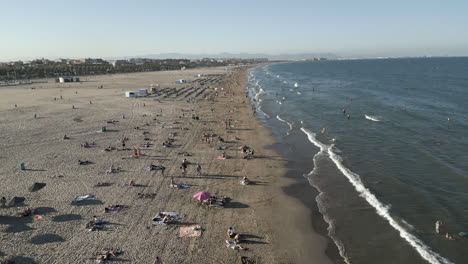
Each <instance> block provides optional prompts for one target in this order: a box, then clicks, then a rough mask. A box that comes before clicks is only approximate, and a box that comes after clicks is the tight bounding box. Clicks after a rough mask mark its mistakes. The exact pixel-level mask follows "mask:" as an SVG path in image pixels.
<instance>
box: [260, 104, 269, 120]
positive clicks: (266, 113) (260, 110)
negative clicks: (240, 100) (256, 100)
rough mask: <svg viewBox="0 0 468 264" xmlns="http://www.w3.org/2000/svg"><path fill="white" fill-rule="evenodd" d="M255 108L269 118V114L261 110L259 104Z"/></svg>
mask: <svg viewBox="0 0 468 264" xmlns="http://www.w3.org/2000/svg"><path fill="white" fill-rule="evenodd" d="M257 110H258V111H259V112H260V113H262V114H263V115H264V116H265V117H266V118H270V116H269V115H268V114H267V113H265V112H263V110H262V106H261V105H259V106H258V107H257Z"/></svg>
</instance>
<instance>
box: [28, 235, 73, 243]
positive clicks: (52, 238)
mask: <svg viewBox="0 0 468 264" xmlns="http://www.w3.org/2000/svg"><path fill="white" fill-rule="evenodd" d="M29 242H30V243H31V244H34V245H43V244H48V243H55V242H65V239H63V237H61V236H58V235H55V234H45V235H38V236H34V237H32V238H31V240H30V241H29Z"/></svg>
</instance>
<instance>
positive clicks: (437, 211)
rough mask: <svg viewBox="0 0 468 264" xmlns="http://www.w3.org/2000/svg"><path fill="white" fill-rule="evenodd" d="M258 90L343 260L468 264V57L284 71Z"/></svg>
mask: <svg viewBox="0 0 468 264" xmlns="http://www.w3.org/2000/svg"><path fill="white" fill-rule="evenodd" d="M248 81H249V87H248V90H249V93H251V98H252V103H253V104H254V105H255V107H256V109H257V115H258V116H259V117H260V118H261V119H262V120H263V121H264V122H265V123H266V124H267V125H269V126H271V127H272V128H273V134H274V135H275V136H276V138H277V140H278V142H279V146H280V148H282V149H284V151H281V149H280V152H283V153H285V154H286V155H289V159H292V161H293V162H292V164H293V166H299V167H300V168H295V169H298V170H297V173H300V171H301V170H300V169H301V168H302V169H303V172H304V175H303V177H305V178H306V179H307V180H308V183H310V188H311V193H318V195H317V197H316V203H317V206H318V208H319V211H320V213H321V217H322V218H323V220H324V221H325V222H326V225H327V230H326V231H325V234H324V235H327V236H328V237H329V238H330V241H332V243H331V244H332V246H334V247H336V248H337V249H338V252H339V258H340V260H338V261H340V262H345V263H468V238H462V237H459V236H458V233H459V232H463V231H464V232H466V231H468V58H417V59H413V58H411V59H409V58H408V59H378V60H377V59H376V60H335V61H305V62H291V63H279V64H270V65H266V66H260V67H257V68H254V69H252V70H250V72H249V74H248ZM309 164H312V165H313V166H309ZM295 172H296V171H295ZM312 188H313V189H314V190H312ZM436 221H441V222H442V223H443V225H442V232H441V234H436V233H435V229H434V224H435V222H436ZM446 233H449V234H450V235H451V236H453V237H454V238H455V240H448V239H446V238H445V234H446Z"/></svg>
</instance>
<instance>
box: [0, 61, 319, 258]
mask: <svg viewBox="0 0 468 264" xmlns="http://www.w3.org/2000/svg"><path fill="white" fill-rule="evenodd" d="M195 74H204V75H210V76H204V77H194V76H195ZM178 79H185V80H188V83H185V84H175V81H176V80H178ZM197 79H204V80H203V81H200V80H198V81H197ZM82 80H83V82H82V83H64V84H57V83H55V82H54V81H53V80H51V79H48V80H41V83H34V84H31V85H24V86H14V87H2V88H1V89H0V131H1V134H0V148H1V152H0V161H1V163H2V166H1V167H0V182H1V189H0V196H5V197H6V198H7V199H10V198H12V197H14V196H20V197H25V198H26V201H25V203H24V204H23V205H19V206H14V207H9V208H0V241H1V243H0V259H1V258H3V260H6V259H14V260H15V261H16V263H93V262H94V260H91V259H90V258H92V257H93V256H94V255H95V253H96V252H98V251H100V250H101V249H103V248H113V249H120V250H122V252H123V253H122V254H121V255H119V256H117V257H116V258H114V261H116V262H129V263H153V261H154V259H155V258H156V256H159V257H160V258H161V259H162V260H163V263H311V261H313V260H315V261H316V262H315V263H327V262H328V260H327V258H326V257H325V255H324V253H323V252H324V250H325V246H326V244H327V241H326V240H325V239H324V238H322V237H319V236H318V235H316V234H315V232H314V231H313V230H311V225H310V222H308V221H309V220H310V217H307V215H306V216H305V217H302V216H303V212H304V210H305V209H304V206H303V205H301V204H300V202H299V201H297V200H295V199H293V198H291V197H289V196H286V195H285V194H284V193H283V191H282V189H281V187H282V186H285V185H287V184H290V182H289V181H290V180H288V179H286V178H285V177H282V175H284V174H285V173H286V160H284V158H282V157H280V156H278V154H277V153H275V152H274V151H273V150H271V149H269V148H268V146H270V145H272V144H273V143H274V140H273V138H272V137H271V131H270V130H269V129H268V128H267V127H264V126H262V125H261V123H260V121H259V120H257V119H256V118H255V116H254V114H253V111H252V108H251V106H250V104H249V98H246V96H245V87H246V74H245V69H233V70H225V69H224V68H209V69H196V70H187V71H166V72H146V73H132V74H119V75H113V76H92V77H82ZM202 83H203V84H202ZM101 85H102V87H103V88H100V87H101ZM150 85H153V87H156V88H157V89H158V91H170V92H169V94H167V95H166V94H161V95H154V94H152V95H150V96H147V97H141V98H125V97H124V92H125V91H137V90H138V89H140V88H149V87H150ZM173 88H175V89H173ZM214 88H217V91H216V90H215V89H214ZM221 88H223V89H222V90H221ZM171 89H172V90H171ZM195 89H198V90H195ZM60 96H62V98H63V99H60ZM54 97H55V100H54ZM90 101H91V103H90ZM15 104H16V105H17V107H15V106H14V105H15ZM34 114H35V115H36V118H34ZM122 115H125V118H123V117H122ZM192 115H193V116H198V117H199V120H195V119H193V118H192ZM109 120H115V121H117V122H115V123H114V124H109V123H107V122H106V121H109ZM225 120H231V124H232V127H231V128H229V129H226V127H225V124H224V121H225ZM103 126H105V127H106V132H102V131H101V130H102V127H103ZM136 127H138V128H139V129H135V128H136ZM171 133H177V135H176V136H174V139H175V141H174V145H173V147H169V148H165V147H163V145H162V143H163V142H164V141H165V140H166V139H167V138H169V137H171ZM204 133H214V134H217V135H220V136H221V137H223V138H224V139H225V142H224V143H222V142H218V140H216V139H215V140H214V141H213V143H205V142H202V141H201V139H202V138H203V134H204ZM64 135H67V137H69V139H67V140H64V139H63V137H64ZM122 137H127V138H128V139H129V140H128V141H127V143H126V147H127V148H129V149H130V150H113V151H110V152H107V151H104V149H105V148H106V147H108V146H111V147H114V148H116V149H121V148H122V147H121V144H120V142H118V139H119V138H122ZM145 137H147V138H149V140H144V138H145ZM147 141H149V142H150V143H151V145H150V147H148V148H145V147H140V145H141V144H144V143H145V142H147ZM85 142H89V143H91V142H95V143H96V146H93V147H90V148H83V147H81V144H83V143H85ZM243 145H247V146H249V147H251V148H253V149H254V150H255V158H254V159H252V160H246V159H243V158H242V156H243V154H242V152H241V151H239V149H238V148H239V147H241V146H243ZM219 146H225V147H228V149H227V150H226V154H227V155H228V156H229V157H230V158H229V159H226V160H219V159H216V157H218V156H220V155H221V154H222V152H223V151H222V150H217V149H216V148H217V147H219ZM134 147H138V148H139V149H140V150H141V153H142V154H143V156H141V157H140V158H138V159H135V158H130V157H131V156H132V153H133V150H132V149H133V148H134ZM182 152H188V153H190V154H191V155H192V156H188V157H183V156H181V155H179V153H182ZM184 158H187V160H188V161H189V162H191V163H192V164H191V165H189V166H188V170H187V173H186V175H184V174H183V173H182V171H181V169H180V165H181V162H182V159H184ZM78 160H89V161H90V162H92V164H89V165H79V164H78ZM21 162H24V163H25V166H26V168H27V170H24V171H21V170H19V164H20V163H21ZM196 162H199V163H200V164H201V167H202V175H201V176H199V175H198V174H197V172H196V169H195V168H196V166H195V165H193V164H194V163H196ZM150 163H153V164H154V165H162V166H165V167H166V171H165V174H164V176H163V175H161V173H160V172H159V171H151V172H149V171H146V170H144V169H143V168H144V167H146V166H148V165H149V164H150ZM110 166H114V167H115V168H121V171H120V172H118V173H112V174H105V173H104V172H105V171H106V170H107V169H109V168H110ZM244 176H247V177H248V178H249V179H250V180H253V181H255V184H253V185H247V186H245V185H241V184H240V180H241V179H242V177H244ZM171 177H173V179H174V181H175V182H185V183H187V184H189V188H186V189H175V188H170V186H169V185H170V180H171ZM131 180H133V181H135V183H136V186H134V187H122V185H123V184H127V183H129V182H130V181H131ZM35 182H40V183H46V186H45V187H44V188H43V189H41V190H39V191H36V192H30V191H29V190H28V188H29V187H30V186H31V185H32V184H33V183H35ZM98 182H105V183H109V184H110V186H105V187H94V185H95V184H97V183H98ZM200 191H207V192H210V193H212V194H214V193H219V195H223V196H228V197H230V198H231V201H230V202H228V203H227V204H226V206H225V208H207V207H204V206H200V205H198V203H197V201H196V200H195V199H193V198H192V196H193V194H195V193H197V192H200ZM138 193H145V194H152V197H150V198H143V199H140V198H138ZM86 194H92V195H94V196H95V199H93V200H91V201H87V202H84V203H78V204H72V203H71V202H72V200H73V199H74V198H75V197H76V196H79V195H86ZM115 204H119V205H124V206H125V208H124V209H123V210H121V211H120V212H119V213H114V214H106V213H104V207H105V206H107V205H115ZM27 207H31V208H36V209H37V211H38V214H39V215H41V216H42V219H39V220H33V219H32V218H31V217H24V218H22V217H17V216H16V213H17V212H19V211H20V210H22V209H24V208H27ZM160 211H177V212H179V214H180V219H179V221H178V222H177V223H175V224H169V225H161V226H152V225H151V219H152V218H153V216H154V215H155V214H156V213H157V212H160ZM93 216H98V217H100V218H101V219H103V220H104V221H106V222H108V224H106V225H105V226H104V228H103V230H99V231H93V232H91V231H88V230H87V229H86V228H85V225H86V223H87V222H89V221H90V220H92V219H93ZM191 225H200V226H201V228H202V229H203V231H202V234H201V236H196V237H179V228H180V227H185V226H191ZM230 226H233V227H235V228H236V230H237V231H238V232H239V233H241V234H243V235H244V241H243V242H242V243H241V245H242V246H243V247H246V248H248V250H241V251H238V250H232V249H228V248H226V247H225V245H226V243H225V240H227V239H228V237H227V235H226V231H227V229H228V227H230ZM289 230H291V231H289ZM242 257H244V258H242Z"/></svg>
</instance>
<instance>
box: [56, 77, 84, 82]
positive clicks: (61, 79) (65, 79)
mask: <svg viewBox="0 0 468 264" xmlns="http://www.w3.org/2000/svg"><path fill="white" fill-rule="evenodd" d="M55 81H56V82H59V83H66V82H80V77H76V76H63V77H59V78H58V79H56V80H55Z"/></svg>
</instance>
